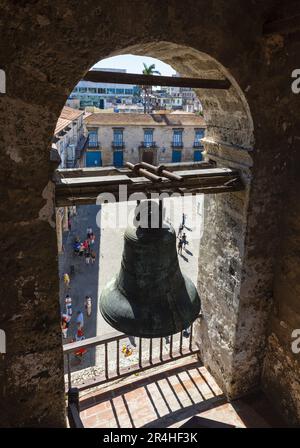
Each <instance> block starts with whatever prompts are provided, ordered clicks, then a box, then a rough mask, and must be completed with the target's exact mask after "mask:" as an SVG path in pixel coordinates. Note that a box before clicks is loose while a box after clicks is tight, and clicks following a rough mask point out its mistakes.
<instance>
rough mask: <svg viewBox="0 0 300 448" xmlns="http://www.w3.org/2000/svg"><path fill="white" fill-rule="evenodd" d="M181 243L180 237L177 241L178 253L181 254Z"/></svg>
mask: <svg viewBox="0 0 300 448" xmlns="http://www.w3.org/2000/svg"><path fill="white" fill-rule="evenodd" d="M182 245H183V243H182V239H181V238H180V239H179V241H178V254H179V255H182Z"/></svg>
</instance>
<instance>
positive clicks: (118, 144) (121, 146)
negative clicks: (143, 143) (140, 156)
mask: <svg viewBox="0 0 300 448" xmlns="http://www.w3.org/2000/svg"><path fill="white" fill-rule="evenodd" d="M111 146H112V148H113V149H115V150H121V149H124V148H125V143H124V142H111Z"/></svg>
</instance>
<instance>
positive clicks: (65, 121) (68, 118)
mask: <svg viewBox="0 0 300 448" xmlns="http://www.w3.org/2000/svg"><path fill="white" fill-rule="evenodd" d="M83 113H84V112H83V111H82V110H77V109H72V107H67V106H65V107H64V108H63V110H62V111H61V114H60V116H59V118H58V120H57V123H56V128H55V131H54V135H57V134H58V133H59V132H61V131H62V130H63V129H65V128H66V127H67V126H69V125H70V123H72V121H73V120H76V119H77V118H79V117H80V115H82V114H83Z"/></svg>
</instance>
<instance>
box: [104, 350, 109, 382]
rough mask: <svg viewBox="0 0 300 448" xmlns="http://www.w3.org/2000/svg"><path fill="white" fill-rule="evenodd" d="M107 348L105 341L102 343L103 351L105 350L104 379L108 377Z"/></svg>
mask: <svg viewBox="0 0 300 448" xmlns="http://www.w3.org/2000/svg"><path fill="white" fill-rule="evenodd" d="M107 349H108V343H107V342H105V344H104V352H105V354H104V356H105V358H104V368H105V378H106V379H108V352H107Z"/></svg>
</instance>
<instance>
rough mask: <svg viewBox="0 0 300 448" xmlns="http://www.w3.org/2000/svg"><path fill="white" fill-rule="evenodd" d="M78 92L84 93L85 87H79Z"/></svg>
mask: <svg viewBox="0 0 300 448" xmlns="http://www.w3.org/2000/svg"><path fill="white" fill-rule="evenodd" d="M79 92H80V93H86V92H87V88H86V87H79Z"/></svg>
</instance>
